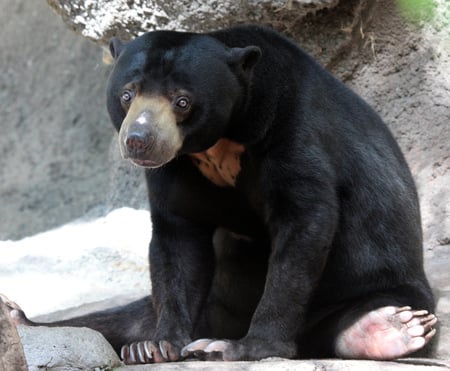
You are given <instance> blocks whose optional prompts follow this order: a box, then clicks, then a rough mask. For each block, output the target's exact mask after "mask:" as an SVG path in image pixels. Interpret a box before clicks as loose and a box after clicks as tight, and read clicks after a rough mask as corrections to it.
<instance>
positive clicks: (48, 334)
mask: <svg viewBox="0 0 450 371" xmlns="http://www.w3.org/2000/svg"><path fill="white" fill-rule="evenodd" d="M17 329H18V331H19V334H20V339H21V342H22V345H23V348H24V351H25V356H26V359H27V362H28V370H29V371H38V370H42V369H45V370H54V371H72V370H73V371H75V370H94V369H102V370H103V369H107V370H110V369H111V368H112V367H117V366H120V364H121V362H120V360H119V357H118V356H117V354H116V353H115V352H114V350H113V348H112V347H111V345H110V344H109V343H108V342H107V341H106V340H105V338H104V337H103V335H101V334H100V333H99V332H97V331H94V330H91V329H88V328H74V327H53V328H52V327H29V326H23V325H20V326H18V328H17Z"/></svg>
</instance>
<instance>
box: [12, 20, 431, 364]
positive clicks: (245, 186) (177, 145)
mask: <svg viewBox="0 0 450 371" xmlns="http://www.w3.org/2000/svg"><path fill="white" fill-rule="evenodd" d="M111 52H112V55H113V57H114V58H115V65H114V68H113V71H112V73H111V76H110V80H109V86H108V96H107V106H108V111H109V114H110V117H111V120H112V122H113V124H114V126H115V127H116V129H117V130H118V131H119V141H120V148H121V151H122V154H123V156H124V157H125V158H128V159H129V160H130V161H132V162H133V163H135V164H137V165H139V166H143V167H146V168H148V169H147V170H146V179H147V182H148V190H149V198H150V205H151V218H152V223H153V236H152V240H151V244H150V266H151V279H152V285H153V294H152V297H151V298H145V299H142V300H140V301H137V302H134V303H131V304H129V305H127V306H124V307H121V308H115V309H112V310H109V311H104V312H101V313H95V314H92V315H89V316H87V317H81V318H77V319H72V320H69V321H65V322H59V324H76V325H87V326H89V327H93V328H96V329H98V330H100V331H101V332H103V334H105V336H106V337H107V338H108V339H109V340H110V341H111V343H112V344H113V345H114V346H115V348H116V349H120V347H121V346H122V345H124V346H123V348H122V357H123V359H124V360H125V362H126V363H130V364H133V363H151V362H165V361H176V360H181V359H184V358H186V357H191V356H196V357H199V358H201V359H214V360H257V359H261V358H264V357H269V356H279V357H286V358H299V357H336V356H337V357H342V358H357V359H358V358H359V359H380V360H382V359H393V358H397V357H401V356H404V355H407V354H410V353H414V352H416V351H417V350H419V349H422V348H423V347H424V346H425V345H426V344H427V343H428V342H429V341H430V339H431V338H432V337H433V336H434V335H435V333H436V330H435V328H434V325H435V324H436V322H437V319H436V317H435V316H434V315H433V314H432V312H433V311H434V300H433V296H432V293H431V290H430V287H429V285H428V282H427V279H426V277H425V274H424V270H423V261H422V235H421V226H420V213H419V205H418V199H417V194H416V189H415V186H414V182H413V179H412V177H411V174H410V171H409V169H408V166H407V164H406V162H405V159H404V157H403V155H402V153H401V152H400V149H399V147H398V145H397V144H396V142H395V140H394V139H393V137H392V135H391V134H390V132H389V130H388V129H387V127H386V125H385V124H384V123H383V121H382V120H381V119H380V118H379V116H378V115H377V114H376V113H375V112H374V111H373V110H372V109H371V108H370V107H369V106H368V105H367V104H366V103H365V102H364V101H363V100H362V99H361V98H359V97H358V96H357V95H356V94H355V93H353V92H352V91H351V90H350V89H348V88H347V87H346V86H344V85H343V84H342V83H340V82H339V81H338V80H336V79H335V78H334V77H332V76H331V75H330V74H329V73H328V72H326V71H325V70H324V69H323V68H322V67H320V66H319V65H318V64H317V63H316V62H315V61H314V60H313V59H312V58H311V57H310V56H308V55H307V54H306V53H305V52H303V51H302V50H301V49H300V48H299V47H297V46H296V45H295V44H294V43H293V42H291V41H289V40H288V39H286V38H285V37H283V36H281V35H280V34H278V33H276V32H274V31H272V30H269V29H266V28H261V27H257V26H240V27H234V28H229V29H225V30H220V31H216V32H211V33H207V34H197V33H181V32H172V31H157V32H150V33H147V34H144V35H142V36H140V37H138V38H136V39H135V40H133V41H131V42H129V43H127V44H123V43H122V42H120V41H119V40H117V39H115V40H113V41H112V42H111ZM125 228H126V227H124V229H125ZM10 306H11V308H12V309H13V311H12V314H14V317H15V318H16V322H22V323H31V322H28V320H27V319H26V317H25V316H24V314H23V312H21V311H20V309H19V308H18V307H15V306H14V305H13V304H12V303H10ZM194 340H195V341H194Z"/></svg>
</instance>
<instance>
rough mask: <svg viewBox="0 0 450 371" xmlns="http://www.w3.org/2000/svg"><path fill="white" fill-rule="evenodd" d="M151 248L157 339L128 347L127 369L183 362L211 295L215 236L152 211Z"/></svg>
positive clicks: (125, 350)
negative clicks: (183, 356)
mask: <svg viewBox="0 0 450 371" xmlns="http://www.w3.org/2000/svg"><path fill="white" fill-rule="evenodd" d="M152 221H153V237H152V241H151V243H150V271H151V278H152V299H153V307H154V309H155V312H156V319H157V320H156V328H155V332H154V334H153V336H152V338H151V339H144V340H143V341H139V342H134V343H132V344H128V345H125V346H124V347H122V351H121V356H122V359H123V360H124V362H125V363H126V364H139V363H160V362H169V361H177V360H179V359H180V358H181V348H182V347H183V346H185V345H186V344H187V343H189V342H190V341H191V339H192V334H193V331H194V329H195V328H196V326H197V324H198V321H199V317H200V315H201V310H202V307H203V305H204V303H205V300H206V297H207V294H208V292H209V288H210V284H211V279H212V274H213V268H214V257H213V248H212V231H211V230H209V229H208V228H207V229H204V228H202V227H199V226H197V225H195V224H193V223H191V222H188V221H187V220H185V219H183V218H181V217H178V216H174V215H168V214H167V212H166V213H165V214H164V213H163V212H160V211H157V210H155V208H153V209H152Z"/></svg>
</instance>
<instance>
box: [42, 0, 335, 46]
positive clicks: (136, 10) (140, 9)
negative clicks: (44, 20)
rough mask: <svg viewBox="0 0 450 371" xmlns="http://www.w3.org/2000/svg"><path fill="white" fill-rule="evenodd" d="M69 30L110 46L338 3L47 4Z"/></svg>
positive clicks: (77, 0) (140, 0) (54, 0)
mask: <svg viewBox="0 0 450 371" xmlns="http://www.w3.org/2000/svg"><path fill="white" fill-rule="evenodd" d="M47 2H48V3H49V4H50V6H51V7H52V8H53V9H55V10H56V12H57V13H58V14H60V15H61V16H62V18H63V19H64V21H65V22H66V23H67V24H68V25H69V27H70V28H72V29H74V30H75V31H76V32H78V33H80V34H82V35H83V36H85V37H88V38H89V39H91V40H94V41H96V42H99V43H100V44H105V43H107V42H108V40H109V39H110V38H111V36H113V35H119V36H121V37H122V38H123V39H128V38H130V37H131V36H135V35H139V34H140V33H142V32H145V31H151V30H155V29H167V30H190V31H206V30H211V29H216V28H218V27H223V26H227V25H230V24H236V23H242V22H261V21H269V20H271V19H274V18H276V17H277V13H279V12H280V11H288V12H295V14H296V16H300V15H302V14H307V13H309V12H312V11H317V10H319V9H323V8H325V7H332V6H334V5H336V4H337V3H338V0H290V1H285V0H250V1H234V0H227V1H212V0H197V1H186V0H169V1H168V0H150V1H149V0H135V1H129V0H114V1H110V0H100V1H89V0H47Z"/></svg>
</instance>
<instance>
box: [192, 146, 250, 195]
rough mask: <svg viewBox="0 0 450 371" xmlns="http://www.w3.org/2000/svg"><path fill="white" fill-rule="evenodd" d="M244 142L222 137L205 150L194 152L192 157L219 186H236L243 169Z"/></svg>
mask: <svg viewBox="0 0 450 371" xmlns="http://www.w3.org/2000/svg"><path fill="white" fill-rule="evenodd" d="M244 152H245V147H244V146H243V145H242V144H239V143H236V142H233V141H231V140H228V139H220V140H219V141H218V142H217V143H216V144H214V145H213V146H212V147H211V148H209V149H207V150H206V151H204V152H199V153H193V154H191V155H190V156H191V158H192V159H193V161H194V164H195V165H196V166H197V167H198V168H199V170H200V171H201V172H202V174H203V175H204V176H205V177H206V178H208V179H209V180H210V181H211V182H213V183H214V184H215V185H217V186H219V187H234V186H235V185H236V178H237V176H238V174H239V172H240V171H241V155H242V154H243V153H244Z"/></svg>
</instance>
